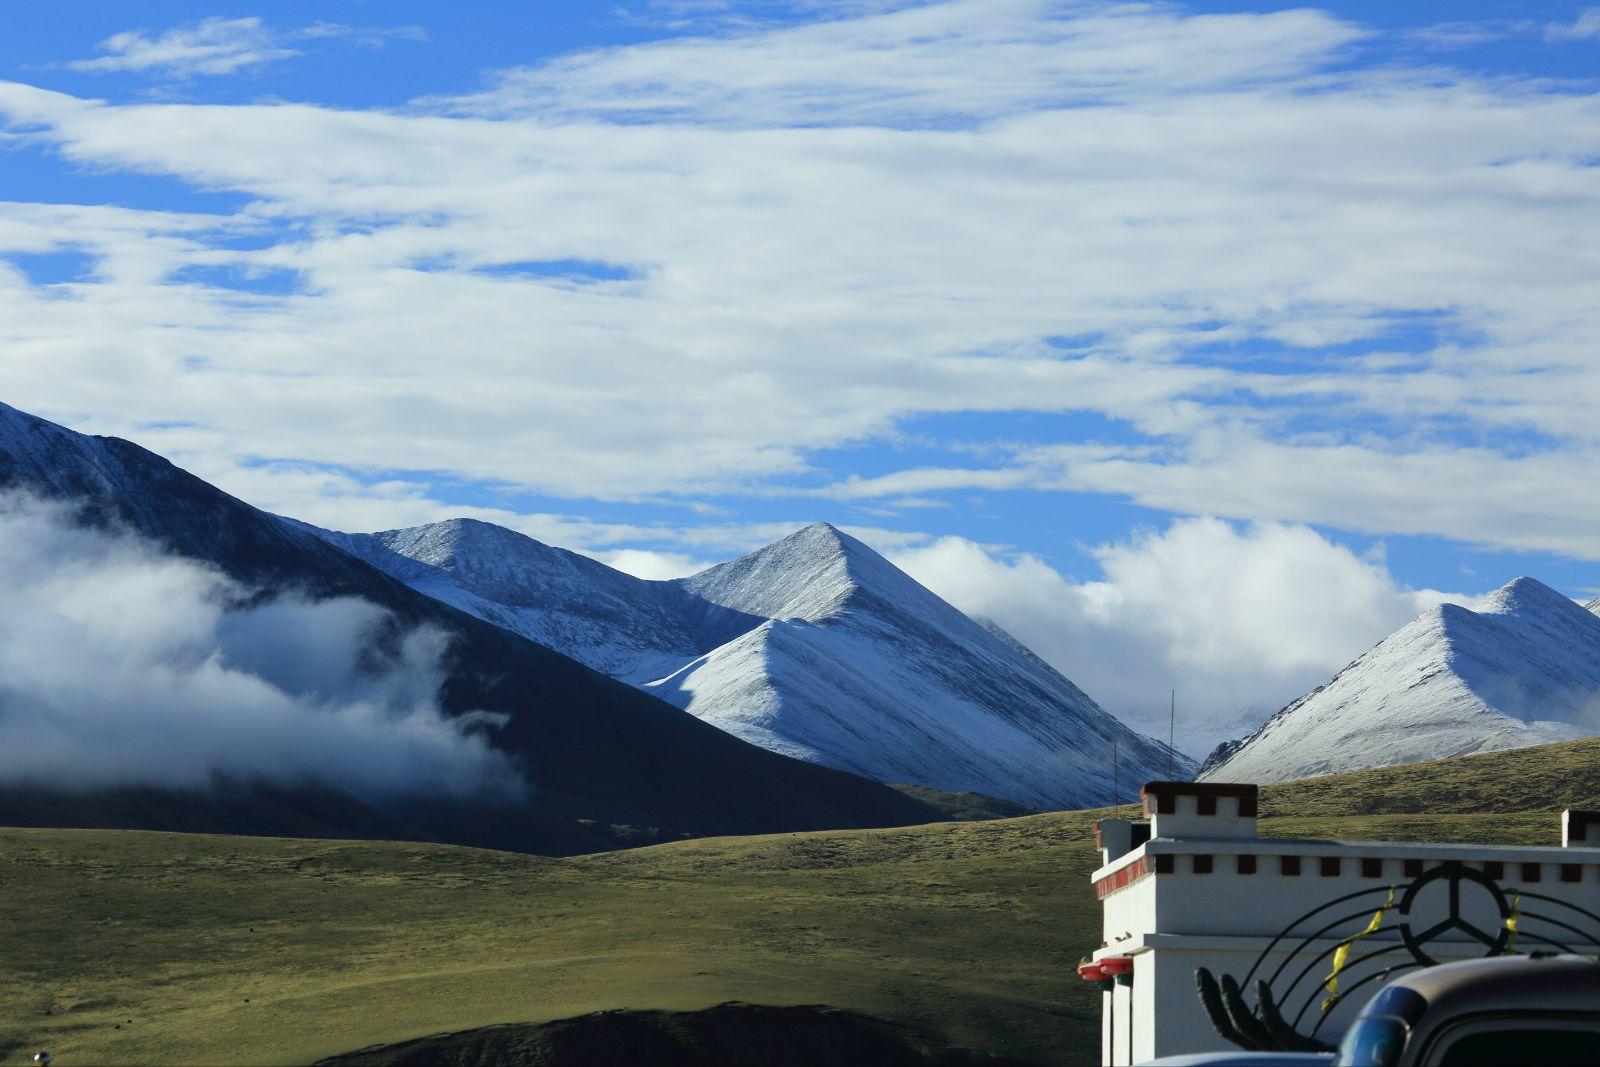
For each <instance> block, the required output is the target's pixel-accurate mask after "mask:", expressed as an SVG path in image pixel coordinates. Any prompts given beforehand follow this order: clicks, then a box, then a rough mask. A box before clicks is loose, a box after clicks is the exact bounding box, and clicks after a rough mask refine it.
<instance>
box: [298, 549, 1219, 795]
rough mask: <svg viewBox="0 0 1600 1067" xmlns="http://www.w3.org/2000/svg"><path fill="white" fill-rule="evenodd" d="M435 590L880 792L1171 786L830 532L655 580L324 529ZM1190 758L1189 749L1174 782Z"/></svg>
mask: <svg viewBox="0 0 1600 1067" xmlns="http://www.w3.org/2000/svg"><path fill="white" fill-rule="evenodd" d="M325 536H327V537H328V539H329V540H331V541H332V542H333V543H334V544H336V545H339V546H341V547H343V548H345V549H346V550H347V551H350V552H352V553H354V554H356V555H358V556H359V557H360V558H362V559H364V560H366V561H367V562H369V563H372V564H374V565H375V566H377V567H379V568H380V569H382V570H384V571H386V572H387V573H389V574H391V575H392V576H394V577H396V578H399V579H400V580H402V581H405V582H407V583H409V584H411V585H412V586H413V587H414V588H416V589H418V590H419V591H421V592H425V593H428V594H429V595H431V596H434V597H437V598H438V599H441V600H444V601H445V602H447V603H449V604H451V605H453V606H456V607H458V608H461V609H462V610H465V611H468V612H470V613H472V614H474V615H477V616H479V617H480V618H483V619H485V620H487V621H490V622H494V623H496V624H498V625H500V626H503V627H506V628H507V629H511V630H514V631H515V632H517V633H520V634H523V635H524V636H527V637H530V638H532V639H534V640H536V641H539V642H540V643H542V644H545V645H548V646H549V647H552V648H555V649H557V650H558V651H561V652H564V653H566V654H567V655H570V656H572V657H573V658H574V659H577V660H579V661H581V662H583V663H585V664H587V665H589V666H591V667H594V668H596V669H598V670H601V671H604V672H606V673H608V674H611V675H613V676H614V677H617V678H620V679H622V680H624V681H627V682H629V683H631V684H634V685H636V686H638V687H639V688H642V689H644V690H645V691H647V692H650V693H653V694H655V695H657V696H659V697H662V698H663V699H665V700H667V701H669V702H671V703H674V704H676V705H678V706H679V707H682V708H684V709H685V710H687V711H689V712H691V713H692V714H694V715H696V716H698V717H699V718H701V719H704V720H705V721H707V722H709V723H712V724H713V725H716V726H718V727H720V728H722V729H723V730H726V731H727V732H728V733H731V734H733V735H735V736H737V737H740V738H743V739H744V740H747V741H750V742H752V743H755V744H757V745H760V746H761V747H763V748H767V749H770V750H772V751H775V752H780V753H783V754H785V755H791V756H796V757H799V758H801V759H805V760H808V761H810V762H813V763H820V764H823V765H826V766H829V767H835V768H838V769H840V770H848V771H852V772H854V773H857V774H861V775H864V776H867V777H871V778H876V779H878V780H879V781H889V782H908V783H911V784H916V785H926V786H931V787H933V788H936V789H947V790H953V791H961V790H969V791H973V792H980V793H986V794H989V795H992V796H997V797H1002V798H1005V799H1008V800H1015V801H1017V802H1019V803H1023V804H1028V805H1031V806H1035V807H1069V806H1081V805H1086V804H1092V803H1099V802H1103V801H1105V800H1108V799H1109V798H1110V795H1111V787H1112V784H1113V783H1112V778H1113V768H1112V766H1111V762H1112V758H1113V754H1114V753H1113V749H1114V748H1115V750H1116V755H1118V757H1119V758H1120V761H1121V778H1120V780H1121V785H1122V792H1123V794H1124V795H1127V794H1130V793H1131V792H1132V789H1133V788H1134V787H1136V786H1137V785H1139V784H1141V783H1142V782H1144V781H1146V780H1147V779H1149V778H1152V777H1162V776H1164V775H1165V774H1166V768H1167V752H1166V748H1165V746H1163V745H1160V744H1159V743H1157V742H1155V741H1152V740H1151V739H1149V738H1146V737H1143V736H1141V735H1139V734H1136V733H1134V732H1133V731H1131V730H1129V729H1128V728H1127V727H1126V726H1124V725H1123V724H1122V723H1120V722H1118V721H1117V720H1116V719H1114V718H1113V717H1112V716H1110V715H1108V714H1107V713H1106V712H1104V711H1102V710H1101V709H1100V708H1099V706H1098V705H1096V704H1095V703H1094V701H1093V700H1091V699H1090V698H1089V697H1087V696H1086V695H1085V694H1084V693H1083V692H1082V691H1081V690H1079V689H1078V688H1077V687H1076V686H1074V685H1073V684H1072V683H1071V682H1070V681H1068V680H1067V679H1066V678H1064V677H1062V676H1061V675H1060V674H1059V673H1058V672H1056V671H1055V670H1054V669H1053V668H1051V667H1050V666H1048V665H1047V664H1046V663H1045V662H1044V661H1043V660H1041V659H1039V658H1038V657H1037V656H1035V655H1033V654H1032V653H1031V652H1029V651H1027V650H1026V649H1024V648H1022V647H1021V646H1020V645H1018V644H1017V643H1016V641H1015V639H1014V638H1010V637H1009V635H1004V634H999V635H997V634H996V633H994V632H992V631H991V630H990V629H988V628H986V627H984V626H982V625H980V624H978V623H976V622H974V621H973V620H971V619H969V618H967V617H966V616H965V615H963V614H961V613H960V612H959V611H957V610H956V609H955V608H953V607H951V606H950V605H949V604H947V603H945V602H944V601H943V600H940V599H939V598H938V597H937V596H935V595H934V594H932V593H931V592H929V591H928V590H927V589H924V588H923V587H922V586H921V585H918V584H917V583H916V582H915V581H914V580H913V579H911V578H910V577H909V576H908V575H906V574H905V573H903V572H902V571H900V570H898V569H897V568H896V567H894V566H893V565H892V564H890V563H889V562H888V561H887V560H885V559H884V558H883V557H882V556H879V555H878V554H877V553H876V552H874V551H872V550H871V549H870V548H868V547H867V546H866V545H864V544H862V543H861V542H860V541H857V540H856V539H854V538H852V537H849V536H847V535H845V534H842V533H840V532H839V531H838V530H836V529H834V528H833V527H832V526H828V525H826V524H818V525H816V526H809V527H806V528H805V529H803V530H800V531H799V532H797V533H795V534H793V535H791V536H789V537H787V538H784V539H783V540H782V541H779V542H778V543H776V544H774V545H771V546H768V547H767V548H765V549H762V550H761V551H759V552H755V553H752V554H750V555H748V556H744V557H741V558H740V559H736V560H733V561H731V562H729V563H724V564H722V565H720V566H717V567H712V568H711V569H709V570H707V571H704V572H702V573H700V574H697V575H695V576H693V577H691V578H685V579H678V580H676V581H670V582H653V581H645V580H642V579H638V578H634V577H631V576H629V575H626V574H622V573H620V572H618V571H614V570H612V569H611V568H609V567H606V566H604V565H603V564H600V563H597V562H595V561H594V560H591V559H588V558H587V557H584V556H579V555H577V554H576V553H572V552H566V551H564V550H562V549H558V548H551V547H549V546H547V545H543V544H540V543H539V542H537V541H535V540H533V539H531V538H528V537H524V536H522V535H521V534H517V533H514V532H512V531H509V530H504V529H501V528H499V527H495V526H491V525H488V524H486V523H480V522H471V521H465V520H458V521H454V522H448V523H438V524H435V525H433V526H425V527H420V528H417V529H414V530H397V531H390V532H387V533H381V534H355V535H351V534H327V535H325ZM1193 770H1194V764H1193V763H1192V762H1191V761H1189V760H1187V759H1186V758H1185V757H1183V756H1181V755H1179V756H1177V757H1176V758H1175V759H1174V761H1173V772H1174V773H1175V774H1181V775H1187V774H1190V773H1192V772H1193Z"/></svg>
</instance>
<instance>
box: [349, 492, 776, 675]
mask: <svg viewBox="0 0 1600 1067" xmlns="http://www.w3.org/2000/svg"><path fill="white" fill-rule="evenodd" d="M324 536H326V537H327V539H328V540H329V541H331V542H332V543H333V544H335V545H337V546H339V547H340V548H343V549H344V550H345V551H347V552H350V553H351V554H353V555H355V556H357V557H358V558H360V559H362V560H364V561H366V562H367V563H370V564H372V565H373V566H375V567H377V568H378V569H379V570H381V571H384V572H386V573H387V574H389V575H390V576H391V577H394V578H398V579H400V580H401V581H403V582H405V583H406V584H408V585H410V586H411V587H412V588H414V589H416V590H417V591H419V592H422V593H426V594H428V595H429V596H431V597H434V598H435V599H438V600H442V601H444V602H445V603H447V604H450V605H451V606H453V607H457V608H460V609H461V610H463V611H466V612H468V613H469V614H472V615H476V616H478V617H479V618H480V619H483V620H485V621H487V622H492V623H494V624H495V625H497V626H502V627H504V628H505V629H507V630H511V631H513V632H515V633H519V634H521V635H522V636H524V637H527V638H530V639H532V640H534V641H537V642H538V643H540V644H542V645H545V646H547V647H549V648H554V649H556V650H558V651H560V652H562V653H564V654H566V655H568V656H571V657H572V658H573V659H575V660H577V661H579V662H580V663H583V664H585V665H587V666H589V667H593V668H594V669H595V670H598V671H601V672H602V673H605V674H609V675H611V676H612V677H614V678H619V679H621V680H623V681H625V682H628V683H630V684H634V685H637V684H639V683H642V682H647V681H650V680H652V679H656V678H660V677H662V676H663V675H666V674H670V673H672V672H673V671H675V670H677V669H678V668H679V667H680V666H682V664H683V663H684V662H685V661H686V660H689V659H693V658H695V657H697V656H699V655H701V654H702V653H704V652H707V651H709V650H710V649H711V648H713V647H715V646H716V645H717V644H718V643H720V641H721V640H725V639H726V638H727V637H728V636H730V635H731V634H735V633H739V632H742V631H744V630H747V629H749V628H750V627H753V626H755V625H756V624H758V623H759V622H760V621H761V620H760V619H747V618H743V617H741V616H739V615H738V613H736V612H729V611H708V610H707V606H706V605H704V604H702V603H700V602H697V601H694V600H693V598H691V597H689V596H687V595H685V593H684V592H683V591H682V590H681V589H679V588H677V587H676V586H675V585H673V584H672V583H669V582H647V581H643V580H641V579H639V578H635V577H633V576H632V575H628V574H624V573H622V572H621V571H617V570H613V569H611V568H610V567H607V566H606V565H605V564H603V563H599V562H596V561H595V560H592V559H590V558H589V557H587V556H581V555H579V554H578V553H576V552H568V551H567V550H565V549H561V548H552V547H551V546H549V545H546V544H542V543H540V542H539V541H536V540H534V539H533V538H531V537H526V536H524V535H522V534H519V533H517V532H515V531H513V530H507V529H505V528H504V527H500V526H495V525H493V524H491V523H486V522H478V521H476V520H473V519H452V520H450V521H449V522H439V523H433V524H432V525H429V526H419V527H415V528H413V529H409V530H388V531H385V532H383V533H375V534H331V533H330V534H325V535H324Z"/></svg>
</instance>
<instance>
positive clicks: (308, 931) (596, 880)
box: [0, 741, 1600, 1067]
mask: <svg viewBox="0 0 1600 1067" xmlns="http://www.w3.org/2000/svg"><path fill="white" fill-rule="evenodd" d="M1597 799H1600V742H1594V741H1586V742H1574V743H1571V744H1566V745H1555V746H1546V747H1545V748H1542V749H1535V750H1525V751H1522V752H1515V753H1504V754H1497V755H1493V756H1486V757H1473V758H1469V759H1464V760H1451V761H1441V762H1440V763H1436V764H1424V765H1418V766H1416V767H1412V768H1407V769H1403V770H1402V769H1392V770H1384V771H1369V772H1360V773H1358V774H1353V775H1341V776H1338V777H1336V778H1328V779H1321V780H1316V781H1312V782H1307V783H1293V784H1289V785H1286V786H1280V787H1273V788H1270V789H1268V790H1266V791H1265V794H1264V815H1265V816H1266V817H1265V818H1264V819H1263V822H1262V831H1263V833H1268V834H1274V835H1279V836H1295V837H1301V836H1305V837H1335V836H1337V837H1344V838H1366V839H1400V840H1405V839H1416V838H1422V839H1432V840H1447V841H1448V840H1454V841H1492V840H1503V841H1517V842H1524V843H1531V842H1544V841H1550V842H1553V841H1554V840H1555V839H1556V837H1557V833H1558V828H1557V823H1556V819H1555V816H1554V812H1555V811H1556V810H1558V809H1559V808H1560V807H1561V806H1563V805H1564V804H1566V803H1574V804H1579V803H1587V804H1588V805H1589V806H1597ZM1128 810H1131V809H1128ZM1291 813H1293V814H1291ZM1105 814H1107V813H1106V812H1058V813H1051V814H1044V815H1034V816H1029V817H1025V818H1017V819H1003V820H996V821H989V822H960V823H941V824H935V825H930V826H916V827H905V828H899V829H891V830H866V831H837V832H824V833H810V834H785V835H781V836H770V837H745V838H719V839H709V840H698V841H687V842H679V843H675V844H669V845H660V846H655V847H652V848H644V849H635V850H631V851H626V852H612V853H604V854H599V855H592V856H581V857H572V858H564V859H552V858H544V857H534V856H522V855H512V854H507V853H496V852H484V851H477V850H473V849H465V848H455V847H448V846H434V845H419V844H414V843H386V842H348V841H342V842H330V841H305V840H282V839H274V838H250V837H219V836H203V835H185V834H163V833H146V832H138V831H125V830H121V831H101V830H40V829H27V830H17V829H11V830H0V962H3V967H0V1062H5V1063H17V1062H22V1061H24V1060H26V1059H27V1057H28V1056H29V1055H31V1054H32V1052H33V1051H34V1050H36V1049H38V1048H48V1049H50V1050H51V1051H52V1052H53V1053H55V1055H56V1057H57V1060H56V1062H57V1063H58V1064H59V1065H60V1067H71V1065H72V1064H77V1063H91V1062H92V1063H101V1062H122V1063H152V1062H160V1063H231V1062H247V1063H297V1062H298V1063H304V1062H309V1061H311V1060H313V1059H316V1058H318V1057H321V1056H326V1055H331V1054H334V1053H338V1052H343V1051H348V1050H351V1049H355V1048H359V1047H362V1046H365V1045H371V1044H377V1043H387V1042H396V1041H402V1040H406V1039H409V1038H415V1037H420V1036H423V1035H427V1034H432V1033H438V1032H441V1031H453V1030H463V1029H468V1028H473V1027H480V1026H486V1025H489V1024H494V1023H504V1022H541V1021H545V1020H550V1019H558V1018H566V1017H569V1016H574V1015H580V1014H583V1013H586V1012H591V1011H596V1010H601V1009H608V1008H623V1007H626V1008H654V1009H679V1010H684V1009H695V1008H702V1007H707V1006H709V1005H713V1004H717V1003H720V1002H723V1001H729V1000H743V1001H749V1002H755V1003H764V1004H774V1005H793V1004H827V1005H832V1006H834V1007H838V1008H844V1009H848V1010H851V1011H856V1012H860V1013H863V1014H867V1015H872V1016H877V1017H881V1018H884V1019H888V1020H891V1021H893V1022H896V1023H899V1024H902V1025H906V1026H909V1027H911V1028H913V1029H915V1030H916V1031H918V1032H920V1033H922V1034H925V1035H927V1036H928V1037H929V1038H930V1039H931V1040H934V1041H936V1042H938V1043H940V1044H946V1045H960V1046H967V1047H972V1048H979V1049H983V1050H985V1051H988V1052H991V1053H996V1054H1002V1055H1006V1056H1010V1057H1016V1058H1019V1059H1025V1060H1029V1061H1034V1062H1041V1063H1088V1062H1093V1060H1094V1059H1095V1058H1096V1056H1097V1052H1098V1037H1097V1033H1098V1021H1097V1004H1096V1003H1095V1001H1094V999H1093V997H1092V996H1091V994H1090V993H1089V992H1088V990H1086V989H1085V988H1084V986H1083V983H1081V982H1080V981H1079V980H1078V979H1077V977H1076V975H1075V973H1074V971H1073V967H1074V965H1075V964H1076V962H1077V960H1078V958H1079V956H1080V955H1082V954H1083V953H1084V952H1085V951H1087V950H1088V949H1089V948H1091V947H1092V946H1093V945H1094V944H1096V943H1098V940H1099V937H1098V932H1097V931H1098V911H1099V909H1098V905H1097V904H1096V902H1095V900H1094V896H1093V894H1092V893H1091V892H1090V890H1089V887H1088V883H1087V878H1088V875H1089V873H1090V871H1091V870H1092V869H1093V868H1094V867H1095V865H1096V862H1097V860H1096V854H1095V852H1094V851H1093V848H1092V842H1091V841H1090V840H1089V823H1090V822H1092V821H1093V820H1094V819H1095V818H1098V817H1102V816H1104V815H1105Z"/></svg>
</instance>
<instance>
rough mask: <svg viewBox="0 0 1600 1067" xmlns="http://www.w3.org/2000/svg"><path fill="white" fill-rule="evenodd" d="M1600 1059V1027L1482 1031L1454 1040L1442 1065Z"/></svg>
mask: <svg viewBox="0 0 1600 1067" xmlns="http://www.w3.org/2000/svg"><path fill="white" fill-rule="evenodd" d="M1595 1062H1600V1030H1546V1029H1541V1028H1538V1027H1522V1028H1520V1029H1514V1030H1480V1031H1478V1032H1477V1033H1472V1034H1467V1035H1465V1036H1463V1037H1461V1038H1459V1039H1457V1040H1455V1041H1453V1042H1451V1043H1450V1046H1449V1047H1448V1048H1446V1049H1445V1050H1444V1055H1443V1056H1442V1057H1440V1059H1439V1063H1440V1064H1441V1067H1458V1065H1461V1064H1496V1065H1498V1064H1507V1063H1595Z"/></svg>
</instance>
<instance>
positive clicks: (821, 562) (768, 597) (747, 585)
mask: <svg viewBox="0 0 1600 1067" xmlns="http://www.w3.org/2000/svg"><path fill="white" fill-rule="evenodd" d="M681 584H682V585H683V586H684V587H685V588H686V589H688V590H689V591H690V592H692V593H694V594H695V595H696V596H699V597H702V598H704V599H706V600H709V601H711V602H712V603H714V604H720V605H722V606H724V607H731V608H735V609H736V610H739V611H744V612H750V613H754V614H758V615H764V616H766V617H767V618H772V619H806V620H808V621H816V620H818V619H821V618H825V617H827V616H828V615H830V614H833V613H834V612H837V611H839V610H840V609H841V608H843V606H844V605H845V603H846V602H847V601H849V600H850V599H851V598H852V597H853V596H855V595H856V594H857V593H858V591H860V590H862V589H871V590H872V591H873V592H875V593H877V594H879V595H889V596H891V597H896V596H897V595H898V598H904V597H910V596H916V595H918V594H920V595H921V596H924V597H926V596H929V595H930V594H928V593H927V591H926V590H923V589H922V588H921V587H920V586H918V585H917V584H916V583H915V582H914V581H912V580H911V578H909V577H908V576H907V575H905V574H903V573H901V572H900V571H899V570H898V569H897V568H896V567H895V566H894V564H892V563H890V562H889V561H888V560H886V559H884V558H883V557H882V556H880V555H879V554H878V553H876V552H874V551H873V550H872V549H871V548H869V547H868V546H867V545H865V544H863V543H862V542H861V541H859V540H857V539H856V538H854V537H851V536H850V535H849V534H847V533H845V532H844V531H842V530H840V529H839V528H838V527H836V526H834V525H832V524H831V523H826V522H816V523H812V524H811V525H809V526H803V527H801V528H800V529H798V530H796V531H795V532H794V533H792V534H789V535H788V536H787V537H784V538H782V539H781V540H778V541H774V542H773V543H772V544H770V545H768V546H767V547H765V548H762V549H758V550H757V551H755V552H751V553H750V554H749V555H745V556H740V557H739V558H738V559H735V560H730V561H729V562H727V563H722V564H719V565H717V566H715V567H712V568H711V569H710V570H706V571H702V572H700V573H699V574H697V575H695V576H693V577H692V578H686V579H683V581H682V583H681Z"/></svg>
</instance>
